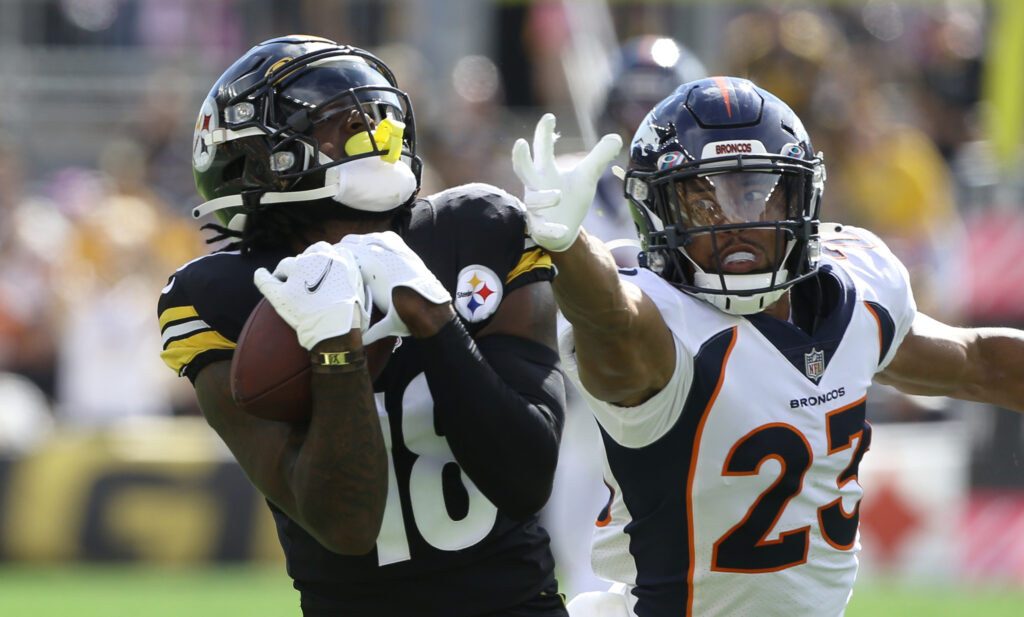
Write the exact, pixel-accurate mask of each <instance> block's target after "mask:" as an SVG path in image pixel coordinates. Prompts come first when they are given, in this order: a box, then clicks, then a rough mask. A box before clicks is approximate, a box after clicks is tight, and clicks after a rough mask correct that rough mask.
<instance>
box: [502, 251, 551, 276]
mask: <svg viewBox="0 0 1024 617" xmlns="http://www.w3.org/2000/svg"><path fill="white" fill-rule="evenodd" d="M551 267H553V266H552V264H551V256H550V255H548V254H547V253H545V252H544V249H541V248H535V249H532V250H529V251H526V252H525V253H523V256H522V257H521V258H520V259H519V263H518V264H517V265H516V267H515V268H513V269H512V271H511V272H509V273H508V276H507V277H505V282H506V283H509V282H511V281H514V280H515V279H516V277H518V276H520V275H521V274H525V273H527V272H529V271H530V270H535V269H537V268H551Z"/></svg>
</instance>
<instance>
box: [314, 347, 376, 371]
mask: <svg viewBox="0 0 1024 617" xmlns="http://www.w3.org/2000/svg"><path fill="white" fill-rule="evenodd" d="M309 360H310V364H312V365H313V372H314V373H351V372H355V371H361V370H363V368H364V367H365V366H366V352H365V351H364V350H362V349H356V350H349V351H321V352H316V353H312V354H310V358H309Z"/></svg>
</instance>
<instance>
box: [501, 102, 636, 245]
mask: <svg viewBox="0 0 1024 617" xmlns="http://www.w3.org/2000/svg"><path fill="white" fill-rule="evenodd" d="M555 139H556V136H555V116H554V115H552V114H544V115H543V116H541V119H540V121H539V122H537V128H536V130H535V131H534V134H533V156H532V157H531V156H530V147H529V146H528V145H527V143H526V140H525V139H522V138H520V139H518V140H516V143H515V145H514V146H513V147H512V169H513V170H515V172H516V175H517V176H519V179H520V180H521V181H522V183H523V186H524V187H525V192H524V196H523V203H524V204H525V205H526V212H527V215H526V226H527V231H528V232H529V234H530V237H531V238H533V241H534V242H536V243H537V244H539V245H540V246H542V247H543V248H545V249H547V250H549V251H555V252H561V251H564V250H566V249H568V248H569V247H570V246H571V245H572V243H573V242H575V241H576V237H577V236H578V235H579V233H580V225H581V224H582V223H583V217H584V216H586V214H587V210H589V209H590V203H591V202H592V201H593V200H594V193H595V192H596V191H597V181H598V179H599V178H600V177H601V173H602V172H603V171H604V168H605V167H607V166H608V163H610V162H611V160H612V159H613V158H615V156H616V155H617V154H618V153H619V150H620V149H621V148H622V138H621V137H619V136H618V135H614V134H608V135H605V136H604V137H602V138H601V141H599V142H598V143H597V145H596V146H594V148H593V149H592V150H591V151H590V152H589V153H587V155H586V157H584V158H583V160H582V161H580V162H579V164H578V165H576V166H575V167H573V168H572V169H567V170H565V171H559V169H558V168H557V167H556V165H555Z"/></svg>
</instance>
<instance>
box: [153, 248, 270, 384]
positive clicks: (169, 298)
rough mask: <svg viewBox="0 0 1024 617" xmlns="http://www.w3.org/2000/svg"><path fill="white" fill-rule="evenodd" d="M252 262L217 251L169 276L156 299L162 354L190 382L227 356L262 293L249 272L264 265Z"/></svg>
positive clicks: (236, 255)
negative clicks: (210, 365) (201, 370)
mask: <svg viewBox="0 0 1024 617" xmlns="http://www.w3.org/2000/svg"><path fill="white" fill-rule="evenodd" d="M276 260H277V256H274V257H273V258H271V259H270V260H269V261H268V262H267V264H269V263H270V262H276ZM250 261H251V260H246V259H245V258H242V257H241V256H239V255H238V254H237V253H218V254H213V255H208V256H206V257H202V258H200V259H197V260H195V261H193V262H190V263H188V264H186V265H185V266H183V267H182V268H180V269H179V270H178V271H177V272H175V273H174V274H172V275H171V277H170V279H169V280H168V283H167V286H166V287H164V288H163V290H162V292H161V294H160V299H159V301H158V303H157V312H158V316H159V324H160V335H161V340H162V349H161V352H160V357H161V359H162V360H163V361H164V363H165V364H167V366H168V367H170V368H171V369H172V370H173V371H175V372H176V373H177V374H178V375H180V376H184V377H188V378H189V380H193V381H194V380H195V376H196V375H197V374H198V372H199V370H200V369H201V368H203V367H204V366H206V365H208V364H210V363H211V362H216V361H218V360H230V359H231V357H232V355H233V354H234V349H235V344H236V342H237V340H238V335H239V333H240V332H241V331H242V326H243V325H244V324H245V320H246V319H247V318H248V316H249V313H251V312H252V309H253V308H254V307H255V306H256V303H257V302H258V301H259V299H260V297H262V296H261V295H260V293H259V290H258V289H257V288H256V286H255V284H253V282H252V272H253V270H255V269H256V267H258V266H260V265H267V264H264V263H250ZM270 267H273V265H272V264H271V265H270Z"/></svg>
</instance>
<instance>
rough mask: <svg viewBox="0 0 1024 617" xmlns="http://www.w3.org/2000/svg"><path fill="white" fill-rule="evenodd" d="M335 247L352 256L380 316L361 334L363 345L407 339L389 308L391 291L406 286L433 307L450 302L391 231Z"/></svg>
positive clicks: (352, 238)
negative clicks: (348, 252)
mask: <svg viewBox="0 0 1024 617" xmlns="http://www.w3.org/2000/svg"><path fill="white" fill-rule="evenodd" d="M335 246H338V247H342V248H346V249H348V250H349V251H351V252H352V255H354V256H355V259H356V262H358V264H359V271H360V272H361V273H362V275H363V281H365V282H366V286H367V287H368V288H369V290H370V294H371V295H372V296H373V302H374V304H375V305H376V306H377V308H379V309H380V310H381V312H382V313H384V317H383V318H382V319H381V320H380V321H378V322H377V323H375V324H373V325H372V326H370V328H369V329H368V330H367V331H366V332H365V333H364V334H363V344H364V345H369V344H370V343H372V342H374V341H376V340H379V339H382V338H385V337H388V336H408V335H409V334H410V333H409V328H408V327H407V326H406V325H405V322H403V321H402V318H401V317H399V316H398V312H397V311H396V310H395V308H394V307H393V306H392V305H391V290H393V289H394V288H395V287H408V288H410V289H412V290H413V291H415V292H416V293H418V294H419V295H421V296H423V297H424V298H426V299H427V300H429V301H430V302H433V303H434V304H444V303H446V302H451V300H452V295H451V294H450V293H448V290H447V289H445V288H444V285H442V284H441V281H439V280H437V277H436V276H434V273H433V272H431V271H430V270H429V269H428V268H427V265H426V264H424V263H423V260H422V259H420V256H419V255H417V254H416V253H414V252H413V250H412V249H410V248H409V247H408V245H406V243H405V241H404V240H402V237H401V236H399V235H398V234H396V233H395V232H393V231H383V232H377V233H369V234H350V235H347V236H345V237H344V238H342V239H341V242H339V243H338V244H336V245H335Z"/></svg>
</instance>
